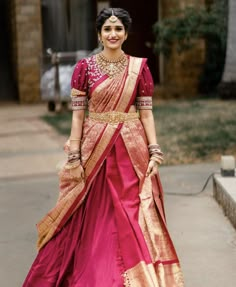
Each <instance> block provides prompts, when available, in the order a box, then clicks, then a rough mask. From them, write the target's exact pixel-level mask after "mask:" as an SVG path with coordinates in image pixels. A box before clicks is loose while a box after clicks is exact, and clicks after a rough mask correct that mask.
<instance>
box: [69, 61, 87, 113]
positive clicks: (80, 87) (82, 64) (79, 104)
mask: <svg viewBox="0 0 236 287" xmlns="http://www.w3.org/2000/svg"><path fill="white" fill-rule="evenodd" d="M87 70H88V65H87V62H86V60H85V59H82V60H80V61H79V62H78V63H77V64H76V66H75V68H74V71H73V74H72V78H71V101H72V110H85V109H86V108H87V105H88V98H87V92H88V88H87V87H88V72H87Z"/></svg>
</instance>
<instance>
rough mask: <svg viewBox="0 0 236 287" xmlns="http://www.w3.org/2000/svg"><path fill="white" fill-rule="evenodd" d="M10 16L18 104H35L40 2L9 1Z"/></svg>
mask: <svg viewBox="0 0 236 287" xmlns="http://www.w3.org/2000/svg"><path fill="white" fill-rule="evenodd" d="M11 16H12V18H13V19H12V25H13V27H12V33H13V42H14V43H15V44H14V46H13V49H14V51H13V55H14V62H15V73H16V77H17V83H18V94H19V100H20V102H21V103H30V102H37V101H39V99H40V89H39V83H40V57H41V55H42V33H41V6H40V0H12V4H11Z"/></svg>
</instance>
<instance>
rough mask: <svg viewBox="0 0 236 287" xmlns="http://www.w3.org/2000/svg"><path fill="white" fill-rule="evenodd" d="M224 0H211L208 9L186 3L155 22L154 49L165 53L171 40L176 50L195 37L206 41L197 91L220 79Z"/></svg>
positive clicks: (208, 88)
mask: <svg viewBox="0 0 236 287" xmlns="http://www.w3.org/2000/svg"><path fill="white" fill-rule="evenodd" d="M227 12H228V1H227V0H215V2H214V3H213V4H212V5H210V7H209V9H206V8H204V7H187V8H185V9H184V10H181V11H175V12H173V15H172V16H171V17H170V18H166V19H163V20H162V21H159V22H156V23H155V24H154V26H153V31H154V35H155V44H154V51H155V53H157V54H160V53H163V54H164V55H165V56H168V55H169V53H170V51H171V48H172V44H173V43H174V42H175V43H176V44H177V45H176V47H177V50H178V52H179V53H181V52H183V51H185V50H187V49H191V48H192V47H193V46H194V41H193V40H195V39H205V41H206V61H205V66H204V69H203V72H202V75H201V78H200V86H199V89H200V91H201V92H206V93H210V92H212V91H214V90H215V88H216V86H217V85H218V83H219V82H220V80H221V77H222V73H223V68H224V62H225V53H226V40H227V14H228V13H227Z"/></svg>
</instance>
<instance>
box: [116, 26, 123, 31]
mask: <svg viewBox="0 0 236 287" xmlns="http://www.w3.org/2000/svg"><path fill="white" fill-rule="evenodd" d="M123 30H124V29H123V27H116V31H123Z"/></svg>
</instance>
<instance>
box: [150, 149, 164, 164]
mask: <svg viewBox="0 0 236 287" xmlns="http://www.w3.org/2000/svg"><path fill="white" fill-rule="evenodd" d="M148 151H149V156H150V160H153V161H155V162H156V163H157V164H162V162H163V152H162V151H161V148H160V146H159V145H158V144H150V145H148Z"/></svg>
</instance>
